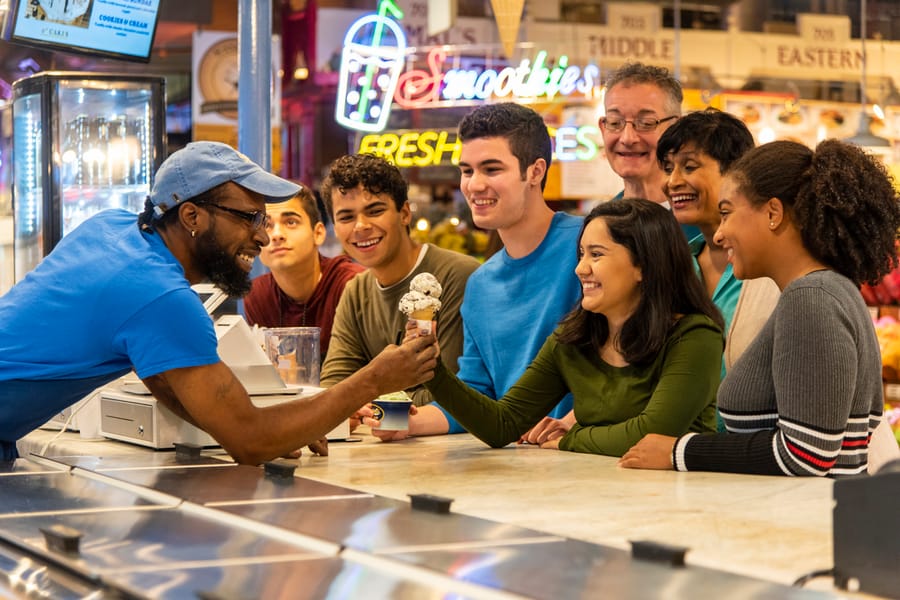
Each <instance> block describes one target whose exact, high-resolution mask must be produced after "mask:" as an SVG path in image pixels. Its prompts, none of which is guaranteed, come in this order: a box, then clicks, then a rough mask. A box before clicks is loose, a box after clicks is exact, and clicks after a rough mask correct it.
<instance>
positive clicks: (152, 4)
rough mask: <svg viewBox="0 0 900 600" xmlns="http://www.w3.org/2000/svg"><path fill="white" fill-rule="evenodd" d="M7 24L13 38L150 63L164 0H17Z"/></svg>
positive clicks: (7, 33)
mask: <svg viewBox="0 0 900 600" xmlns="http://www.w3.org/2000/svg"><path fill="white" fill-rule="evenodd" d="M13 1H14V4H12V3H11V4H12V10H10V12H9V14H8V15H7V23H6V26H5V27H4V35H3V37H4V38H5V39H8V40H9V41H11V42H16V43H21V44H27V45H30V46H38V47H43V48H49V49H51V50H56V51H61V52H76V53H80V54H90V55H93V56H103V57H108V58H118V59H124V60H133V61H140V62H147V61H148V60H150V50H151V49H152V47H153V36H154V34H155V33H156V23H157V19H158V16H159V15H158V13H159V2H160V0H13Z"/></svg>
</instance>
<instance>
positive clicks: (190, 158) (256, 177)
mask: <svg viewBox="0 0 900 600" xmlns="http://www.w3.org/2000/svg"><path fill="white" fill-rule="evenodd" d="M228 181H233V182H235V183H236V184H238V185H239V186H241V187H244V188H247V189H248V190H250V191H251V192H256V193H257V194H261V195H262V196H264V197H265V199H266V202H283V201H285V200H289V199H291V198H293V197H294V196H296V195H297V193H299V192H300V190H301V189H302V188H301V187H300V186H299V185H297V184H295V183H291V182H290V181H288V180H286V179H282V178H281V177H278V176H277V175H272V174H271V173H268V172H266V171H265V170H264V169H263V168H262V167H260V166H259V165H257V164H256V163H255V162H253V161H252V160H250V159H249V158H247V157H246V156H244V155H243V154H241V153H240V152H238V151H237V150H235V149H234V148H232V147H231V146H229V145H228V144H223V143H221V142H191V143H190V144H188V145H187V146H185V147H184V148H182V149H181V150H178V151H176V152H173V153H172V154H171V155H170V156H169V157H168V158H167V159H166V160H165V161H163V164H162V165H161V166H160V167H159V170H158V171H157V172H156V177H155V179H154V181H153V187H152V188H151V190H150V202H151V203H153V206H154V208H153V211H154V213H155V217H156V218H157V219H158V218H159V217H161V216H162V215H163V214H164V213H165V212H166V211H168V210H169V209H171V208H174V207H176V206H178V205H179V204H181V203H182V202H184V201H185V200H190V199H191V198H196V197H197V196H199V195H200V194H202V193H203V192H206V191H209V190H211V189H213V188H214V187H216V186H218V185H221V184H223V183H226V182H228Z"/></svg>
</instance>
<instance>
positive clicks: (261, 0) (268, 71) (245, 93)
mask: <svg viewBox="0 0 900 600" xmlns="http://www.w3.org/2000/svg"><path fill="white" fill-rule="evenodd" d="M238 48H239V53H240V57H239V59H238V70H239V73H240V75H239V79H238V150H240V151H241V152H243V153H244V154H246V155H247V156H249V157H250V158H251V159H252V160H253V161H254V162H256V163H257V164H259V165H260V166H261V167H262V168H264V169H266V170H269V171H270V170H271V169H272V109H271V107H272V83H271V79H272V2H271V0H239V3H238Z"/></svg>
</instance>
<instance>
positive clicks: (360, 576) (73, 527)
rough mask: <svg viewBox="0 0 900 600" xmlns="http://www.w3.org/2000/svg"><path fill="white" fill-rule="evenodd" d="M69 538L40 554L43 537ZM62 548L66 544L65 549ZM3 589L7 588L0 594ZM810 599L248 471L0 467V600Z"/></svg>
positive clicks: (118, 464) (192, 466)
mask: <svg viewBox="0 0 900 600" xmlns="http://www.w3.org/2000/svg"><path fill="white" fill-rule="evenodd" d="M45 530H58V531H63V532H67V533H77V534H78V535H80V539H79V543H78V548H77V551H76V550H72V549H71V548H69V549H65V548H60V547H58V546H54V544H53V543H51V542H48V540H47V538H46V537H45V534H44V533H43V531H45ZM74 537H77V536H74ZM4 586H5V587H6V589H5V590H4ZM4 593H6V595H10V596H12V597H52V598H77V597H85V596H88V595H91V594H93V595H92V596H91V597H96V598H105V597H147V598H198V597H199V598H223V599H225V598H227V599H232V598H280V597H284V598H311V599H312V598H341V599H343V598H367V599H368V598H392V599H393V598H410V599H413V598H414V599H417V600H418V599H420V598H445V597H454V598H476V599H477V598H542V599H543V598H546V599H548V600H549V599H551V598H552V599H554V600H556V599H559V598H584V597H594V596H604V597H611V598H658V597H666V598H681V597H690V598H700V597H709V598H721V597H729V598H815V597H828V596H827V595H826V594H823V593H821V592H813V591H809V590H803V589H797V588H790V587H787V586H783V585H780V584H777V583H772V582H767V581H763V580H758V579H753V578H749V577H744V576H740V575H735V574H731V573H726V572H724V571H716V570H713V569H709V568H703V567H694V566H682V567H672V566H668V565H664V564H659V563H654V562H647V561H642V560H635V559H633V558H632V557H631V556H630V554H629V553H628V552H625V551H623V550H620V549H615V548H609V547H606V546H601V545H597V544H591V543H588V542H582V541H576V540H571V539H566V538H563V537H559V536H554V535H550V534H546V533H542V532H540V531H537V530H534V529H529V528H524V527H520V526H517V525H512V524H504V523H497V522H493V521H489V520H486V519H481V518H477V517H472V516H467V515H463V514H456V513H453V512H451V513H449V514H435V513H429V512H423V511H418V510H413V509H412V508H411V507H410V505H409V503H407V502H403V501H400V500H396V499H390V498H384V497H379V496H374V495H372V494H369V493H364V492H359V491H356V490H353V489H349V488H345V487H341V486H337V485H332V484H329V483H324V482H318V481H313V480H311V479H305V478H303V477H283V476H278V475H270V474H267V473H266V472H265V470H264V469H262V468H257V467H247V466H241V465H235V464H232V463H226V462H222V461H219V460H217V459H214V458H210V457H201V458H200V459H192V460H188V461H186V462H182V461H180V460H179V459H178V458H177V457H176V456H175V455H174V454H171V453H168V454H146V455H142V456H139V457H119V458H114V459H110V460H104V459H97V458H93V457H60V458H56V459H53V458H33V459H32V460H25V459H19V460H17V461H15V462H14V463H5V464H3V465H0V596H3V595H4Z"/></svg>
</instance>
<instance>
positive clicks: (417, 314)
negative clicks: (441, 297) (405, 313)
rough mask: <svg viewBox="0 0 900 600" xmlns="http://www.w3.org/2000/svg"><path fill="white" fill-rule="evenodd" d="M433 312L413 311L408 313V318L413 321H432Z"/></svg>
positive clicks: (425, 310) (424, 310)
mask: <svg viewBox="0 0 900 600" xmlns="http://www.w3.org/2000/svg"><path fill="white" fill-rule="evenodd" d="M434 312H435V311H434V309H433V308H423V309H420V310H414V311H412V312H411V313H409V318H410V319H415V320H416V321H432V320H434Z"/></svg>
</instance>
